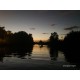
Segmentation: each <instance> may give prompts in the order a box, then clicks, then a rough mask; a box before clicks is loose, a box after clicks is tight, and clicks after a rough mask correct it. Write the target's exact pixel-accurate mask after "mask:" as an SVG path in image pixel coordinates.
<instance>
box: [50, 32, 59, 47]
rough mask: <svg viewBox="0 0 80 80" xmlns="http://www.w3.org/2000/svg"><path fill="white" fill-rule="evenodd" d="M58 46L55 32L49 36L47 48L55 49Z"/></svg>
mask: <svg viewBox="0 0 80 80" xmlns="http://www.w3.org/2000/svg"><path fill="white" fill-rule="evenodd" d="M57 45H58V34H57V32H54V33H51V36H50V38H49V46H54V47H57Z"/></svg>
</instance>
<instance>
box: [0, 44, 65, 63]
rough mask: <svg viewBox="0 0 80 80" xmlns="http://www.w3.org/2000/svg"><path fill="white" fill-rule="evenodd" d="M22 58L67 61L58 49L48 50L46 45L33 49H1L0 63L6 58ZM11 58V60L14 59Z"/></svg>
mask: <svg viewBox="0 0 80 80" xmlns="http://www.w3.org/2000/svg"><path fill="white" fill-rule="evenodd" d="M5 57H6V59H8V58H11V57H12V58H20V59H38V60H54V61H60V60H61V61H65V57H64V54H63V53H62V52H60V51H58V50H57V49H54V48H48V47H47V46H46V45H43V46H39V45H34V46H32V47H28V48H26V47H6V48H0V61H1V62H4V58H5ZM12 58H11V59H12Z"/></svg>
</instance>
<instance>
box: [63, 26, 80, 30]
mask: <svg viewBox="0 0 80 80" xmlns="http://www.w3.org/2000/svg"><path fill="white" fill-rule="evenodd" d="M78 28H80V27H79V26H72V27H68V28H64V30H73V29H78Z"/></svg>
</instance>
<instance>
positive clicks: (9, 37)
mask: <svg viewBox="0 0 80 80" xmlns="http://www.w3.org/2000/svg"><path fill="white" fill-rule="evenodd" d="M4 45H12V46H15V45H16V46H30V45H33V37H32V34H28V33H26V32H25V31H19V32H16V33H12V32H11V31H6V30H5V27H0V46H4Z"/></svg>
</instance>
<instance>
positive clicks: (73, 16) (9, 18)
mask: <svg viewBox="0 0 80 80" xmlns="http://www.w3.org/2000/svg"><path fill="white" fill-rule="evenodd" d="M0 26H5V29H6V30H10V31H12V32H13V33H15V32H18V31H25V32H27V33H32V36H33V39H34V40H47V39H49V37H50V35H51V33H53V32H57V33H58V35H59V38H63V37H64V36H65V34H67V33H68V32H69V31H71V30H73V29H75V30H80V28H79V26H80V11H79V10H0Z"/></svg>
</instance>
